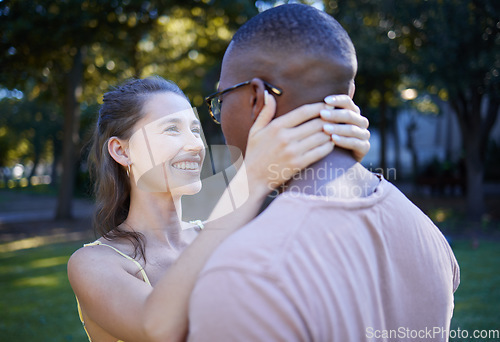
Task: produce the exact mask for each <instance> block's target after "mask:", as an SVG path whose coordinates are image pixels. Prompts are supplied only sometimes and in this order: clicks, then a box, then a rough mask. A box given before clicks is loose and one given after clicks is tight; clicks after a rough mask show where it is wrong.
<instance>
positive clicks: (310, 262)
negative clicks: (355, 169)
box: [189, 180, 460, 342]
mask: <svg viewBox="0 0 500 342" xmlns="http://www.w3.org/2000/svg"><path fill="white" fill-rule="evenodd" d="M459 281H460V280H459V267H458V264H457V261H456V259H455V257H454V255H453V252H452V250H451V248H450V246H449V244H448V242H447V241H446V239H445V237H444V236H443V235H442V234H441V232H440V231H439V229H438V228H437V227H436V226H435V225H434V224H433V223H432V221H431V220H430V219H429V218H428V217H427V216H426V215H425V214H424V213H422V212H421V211H420V209H418V208H417V207H416V206H415V205H413V204H412V203H411V202H410V201H409V200H408V199H407V198H406V197H405V196H404V195H403V194H402V193H401V192H400V191H399V190H398V189H397V188H395V187H394V186H393V185H392V184H390V183H389V182H387V181H386V180H382V181H381V183H380V185H379V186H378V187H377V190H376V192H374V193H373V194H372V195H370V196H368V197H365V198H360V199H353V200H339V199H332V198H326V197H318V196H311V195H305V194H300V193H291V192H289V193H284V194H282V195H280V196H278V198H276V200H275V201H274V202H273V203H272V204H271V205H270V206H269V207H268V208H267V209H266V210H265V211H264V212H263V213H262V214H261V215H259V216H258V217H257V218H256V219H254V220H253V221H252V222H250V223H249V224H248V225H246V226H245V227H243V228H242V229H241V230H239V231H238V232H236V233H235V234H233V235H232V236H230V237H229V238H228V239H227V240H226V241H224V243H223V244H222V245H221V246H220V247H219V248H218V249H217V250H216V252H215V253H214V254H213V255H212V257H211V258H210V259H209V261H208V262H207V265H206V266H205V268H204V269H203V271H202V272H201V274H200V276H199V279H198V281H197V283H196V286H195V288H194V291H193V293H192V296H191V301H190V308H189V321H190V327H189V341H192V342H197V341H265V342H267V341H287V342H293V341H325V342H333V341H339V342H348V341H356V342H360V341H416V340H422V341H423V340H425V341H446V340H447V331H448V330H449V327H450V321H451V317H452V313H453V293H454V291H455V290H456V289H457V287H458V284H459ZM417 335H418V336H417ZM416 336H417V337H416Z"/></svg>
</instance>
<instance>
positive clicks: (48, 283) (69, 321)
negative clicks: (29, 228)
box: [0, 241, 500, 342]
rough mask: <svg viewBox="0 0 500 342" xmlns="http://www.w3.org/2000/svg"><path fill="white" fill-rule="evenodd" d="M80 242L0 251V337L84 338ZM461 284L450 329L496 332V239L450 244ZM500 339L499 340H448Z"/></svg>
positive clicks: (499, 281) (499, 299)
mask: <svg viewBox="0 0 500 342" xmlns="http://www.w3.org/2000/svg"><path fill="white" fill-rule="evenodd" d="M80 246H81V243H80V242H76V243H75V242H71V243H61V244H53V245H47V246H43V247H37V248H31V249H24V250H18V251H13V252H1V253H0V293H1V297H0V298H1V300H0V339H1V340H2V341H16V342H22V341H30V342H31V341H37V342H40V341H51V342H52V341H54V342H57V341H86V340H87V339H86V336H85V333H84V331H83V329H82V326H81V324H80V321H79V319H78V314H77V311H76V304H75V297H74V295H73V292H72V290H71V288H70V286H69V283H68V280H67V277H66V262H67V260H68V258H69V256H70V255H71V253H72V252H73V251H74V250H76V249H77V248H78V247H80ZM453 248H454V251H455V255H456V257H457V260H458V262H459V264H460V267H461V284H460V287H459V289H458V291H457V292H456V294H455V312H454V317H453V320H452V329H455V330H456V329H457V328H460V329H461V330H462V331H463V330H466V331H467V332H468V333H469V334H472V333H473V331H474V330H475V329H478V330H482V329H486V330H491V329H496V330H500V310H499V308H500V272H499V270H500V268H499V261H500V242H488V241H481V243H480V245H479V248H477V249H473V248H472V247H471V244H470V243H469V242H461V241H458V242H455V243H454V245H453ZM450 341H482V342H484V341H491V342H493V341H500V339H498V338H496V339H487V338H486V339H484V338H483V339H476V340H475V339H473V338H470V337H469V338H467V339H458V338H455V339H450Z"/></svg>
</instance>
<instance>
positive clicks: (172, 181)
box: [129, 92, 205, 196]
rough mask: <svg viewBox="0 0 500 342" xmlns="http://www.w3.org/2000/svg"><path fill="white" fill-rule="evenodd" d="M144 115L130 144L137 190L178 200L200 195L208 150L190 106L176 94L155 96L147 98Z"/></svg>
mask: <svg viewBox="0 0 500 342" xmlns="http://www.w3.org/2000/svg"><path fill="white" fill-rule="evenodd" d="M143 115H144V116H143V118H142V119H141V120H140V121H139V122H137V124H136V126H135V128H134V134H133V135H132V137H131V138H130V140H129V153H130V159H131V161H132V175H133V177H134V179H135V182H136V184H137V186H138V187H139V188H141V189H142V190H145V191H149V192H171V193H172V194H173V195H177V196H180V195H188V194H195V193H197V192H198V191H200V189H201V181H200V172H201V165H202V163H203V159H204V158H205V146H204V144H203V140H202V139H201V125H200V121H199V120H198V118H197V117H196V115H195V113H194V111H193V109H192V108H191V105H190V104H189V102H188V101H187V100H186V99H185V98H184V97H182V96H179V95H177V94H174V93H170V92H160V93H155V94H152V95H148V96H147V99H146V100H145V103H144V108H143Z"/></svg>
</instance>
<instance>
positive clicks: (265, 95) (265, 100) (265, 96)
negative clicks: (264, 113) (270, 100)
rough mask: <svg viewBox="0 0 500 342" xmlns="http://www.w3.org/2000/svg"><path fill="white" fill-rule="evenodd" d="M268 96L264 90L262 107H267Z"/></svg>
mask: <svg viewBox="0 0 500 342" xmlns="http://www.w3.org/2000/svg"><path fill="white" fill-rule="evenodd" d="M268 96H269V93H268V92H267V90H264V105H267V97H268Z"/></svg>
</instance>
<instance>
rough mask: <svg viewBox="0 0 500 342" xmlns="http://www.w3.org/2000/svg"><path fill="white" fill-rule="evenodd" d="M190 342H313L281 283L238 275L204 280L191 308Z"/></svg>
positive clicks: (228, 272)
mask: <svg viewBox="0 0 500 342" xmlns="http://www.w3.org/2000/svg"><path fill="white" fill-rule="evenodd" d="M188 341H189V342H200V341H287V342H294V341H310V338H309V337H308V333H307V328H306V327H305V325H304V322H303V320H302V319H301V317H300V314H299V313H298V311H297V310H296V309H295V308H294V305H293V303H292V302H291V301H290V300H289V299H288V298H287V296H286V294H285V293H284V292H283V291H282V289H281V288H280V286H279V284H278V283H277V281H276V280H275V279H272V278H271V277H269V276H265V275H262V274H254V273H250V272H248V271H242V270H234V269H218V270H211V271H209V272H208V273H205V274H203V275H202V276H201V277H200V279H199V280H198V282H197V283H196V286H195V288H194V290H193V293H192V295H191V300H190V308H189V337H188Z"/></svg>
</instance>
